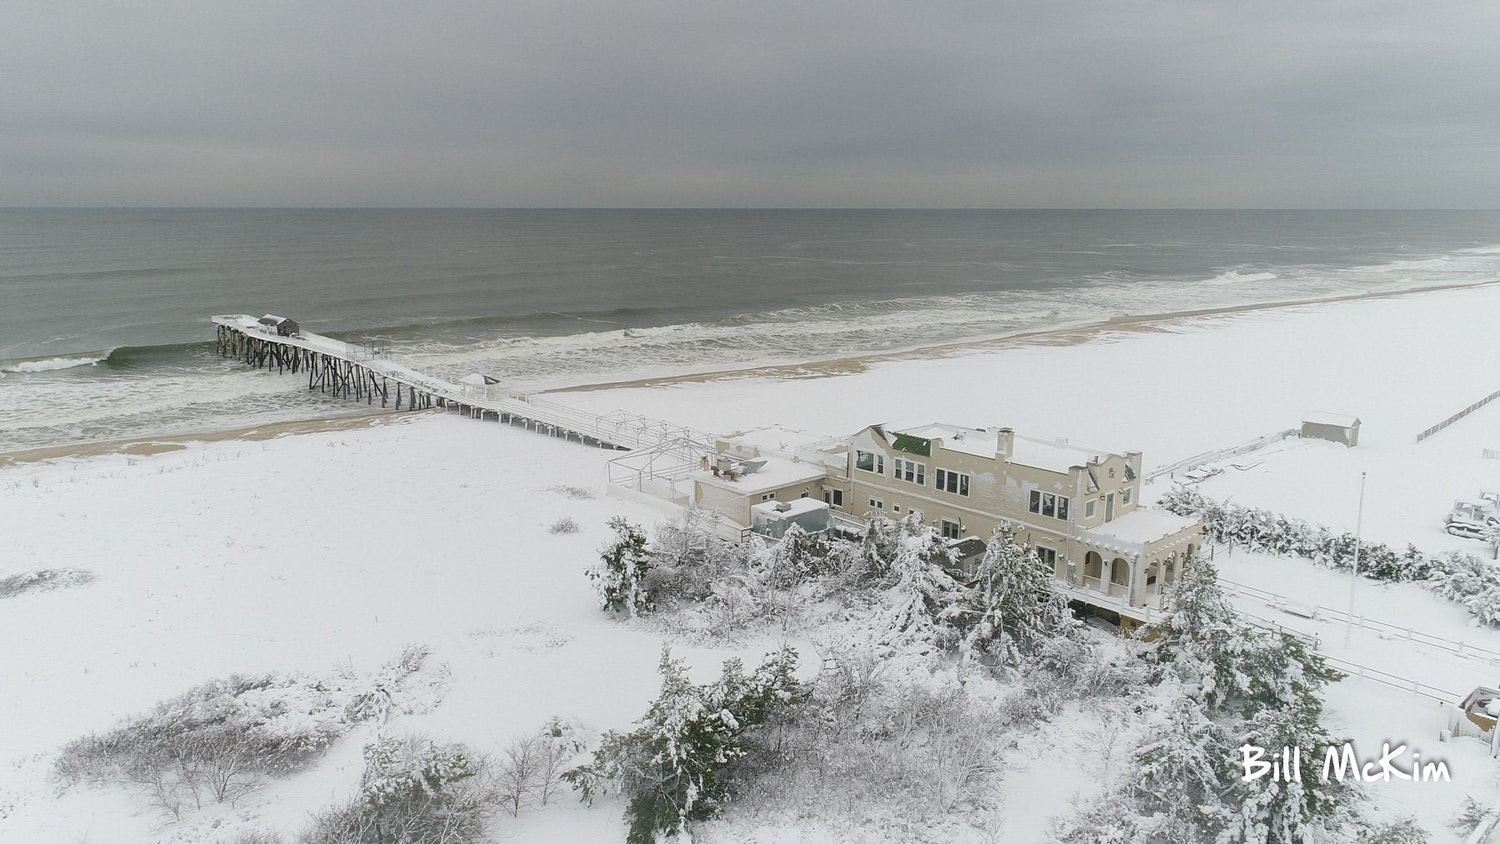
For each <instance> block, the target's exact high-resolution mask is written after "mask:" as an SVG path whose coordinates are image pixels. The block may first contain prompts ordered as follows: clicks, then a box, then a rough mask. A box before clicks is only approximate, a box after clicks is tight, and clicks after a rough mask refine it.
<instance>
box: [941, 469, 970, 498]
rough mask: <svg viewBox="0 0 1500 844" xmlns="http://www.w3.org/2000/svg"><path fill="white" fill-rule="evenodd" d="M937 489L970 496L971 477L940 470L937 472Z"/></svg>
mask: <svg viewBox="0 0 1500 844" xmlns="http://www.w3.org/2000/svg"><path fill="white" fill-rule="evenodd" d="M937 488H938V489H940V490H942V491H944V492H951V493H953V494H955V495H968V494H969V476H968V475H965V474H963V473H962V472H950V471H948V470H947V469H939V470H937Z"/></svg>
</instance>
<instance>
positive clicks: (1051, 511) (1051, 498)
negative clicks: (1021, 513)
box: [1028, 489, 1094, 521]
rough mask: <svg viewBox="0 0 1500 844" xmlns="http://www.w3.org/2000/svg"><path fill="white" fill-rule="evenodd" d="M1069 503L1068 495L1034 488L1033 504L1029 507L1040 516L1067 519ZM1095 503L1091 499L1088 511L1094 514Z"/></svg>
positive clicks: (1032, 493) (1032, 494)
mask: <svg viewBox="0 0 1500 844" xmlns="http://www.w3.org/2000/svg"><path fill="white" fill-rule="evenodd" d="M1069 503H1070V502H1069V501H1068V497H1067V496H1066V495H1053V494H1052V493H1050V492H1042V491H1041V490H1039V489H1034V490H1032V491H1031V504H1030V507H1029V508H1028V509H1030V510H1031V512H1033V513H1036V514H1037V515H1039V516H1046V517H1047V518H1049V519H1062V520H1064V521H1066V520H1067V518H1068V504H1069ZM1093 505H1094V502H1092V501H1090V502H1089V503H1088V508H1086V512H1088V513H1089V514H1092V513H1093V509H1092V508H1093Z"/></svg>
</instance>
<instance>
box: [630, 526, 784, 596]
mask: <svg viewBox="0 0 1500 844" xmlns="http://www.w3.org/2000/svg"><path fill="white" fill-rule="evenodd" d="M716 519H718V515H717V514H715V513H713V512H712V511H708V510H698V509H688V510H684V511H682V512H681V513H679V514H678V515H677V516H675V517H674V518H672V519H669V520H667V521H665V522H661V523H659V524H657V526H656V538H655V540H654V541H653V542H652V545H651V570H650V572H649V573H648V574H647V575H646V577H645V581H644V583H643V589H644V590H645V593H646V597H647V600H648V601H649V602H650V603H651V604H652V605H653V606H655V607H657V608H662V607H664V606H666V605H667V604H668V603H669V602H696V601H702V600H704V599H705V598H707V597H708V596H709V595H710V594H712V593H713V584H714V583H715V581H717V580H719V579H720V578H722V577H724V576H726V574H728V573H729V572H731V571H734V570H740V571H743V570H744V568H745V564H744V561H743V559H742V558H743V556H744V555H745V554H746V553H747V552H748V551H750V550H751V549H752V548H755V547H757V546H754V545H753V544H751V543H746V544H745V545H741V546H736V545H731V544H730V543H728V542H725V541H723V540H721V539H719V538H718V537H717V536H715V534H714V522H715V520H716Z"/></svg>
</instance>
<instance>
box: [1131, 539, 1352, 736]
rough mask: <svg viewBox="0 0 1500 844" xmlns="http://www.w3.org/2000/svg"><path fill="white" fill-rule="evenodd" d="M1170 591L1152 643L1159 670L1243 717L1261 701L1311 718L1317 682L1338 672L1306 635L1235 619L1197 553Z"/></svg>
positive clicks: (1317, 707)
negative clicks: (1167, 607) (1306, 713)
mask: <svg viewBox="0 0 1500 844" xmlns="http://www.w3.org/2000/svg"><path fill="white" fill-rule="evenodd" d="M1172 597H1173V600H1172V608H1171V609H1170V610H1169V611H1168V612H1167V614H1166V615H1165V616H1164V618H1163V620H1162V622H1161V623H1160V624H1159V625H1157V627H1156V628H1155V630H1156V634H1157V638H1156V640H1155V643H1154V647H1153V650H1152V653H1153V655H1154V658H1155V660H1156V662H1157V665H1158V666H1160V667H1161V669H1162V670H1163V671H1165V672H1169V673H1171V674H1173V675H1175V676H1176V678H1177V679H1178V680H1179V681H1180V682H1182V683H1184V684H1186V685H1188V686H1189V687H1192V688H1194V689H1195V694H1196V695H1197V696H1198V697H1199V698H1200V699H1201V700H1202V701H1203V702H1204V703H1205V704H1206V705H1207V706H1208V707H1209V708H1210V710H1212V711H1214V712H1218V713H1223V714H1227V713H1239V714H1243V715H1244V716H1245V717H1250V716H1253V715H1255V714H1256V713H1257V712H1259V711H1260V710H1262V709H1264V708H1268V707H1269V708H1272V709H1289V708H1310V709H1311V711H1312V712H1313V713H1314V720H1316V713H1318V712H1320V711H1321V707H1322V703H1321V698H1320V696H1321V693H1322V689H1323V687H1324V686H1325V685H1327V684H1328V683H1329V682H1332V681H1334V680H1337V679H1338V678H1339V677H1341V676H1342V675H1341V674H1339V673H1338V672H1337V671H1334V670H1333V669H1331V668H1329V667H1328V664H1327V663H1326V662H1325V661H1324V660H1323V657H1322V656H1320V655H1318V654H1317V653H1314V652H1312V651H1311V650H1309V649H1308V647H1307V643H1306V642H1304V641H1303V640H1301V639H1299V638H1297V637H1295V636H1291V635H1288V634H1285V633H1280V632H1276V631H1271V630H1263V629H1260V628H1257V627H1251V626H1250V625H1248V624H1246V623H1244V622H1243V621H1241V620H1240V619H1239V615H1238V614H1237V613H1236V612H1235V611H1234V609H1233V608H1232V607H1231V606H1230V605H1229V602H1228V601H1227V600H1226V599H1225V598H1224V593H1223V592H1222V591H1221V590H1220V589H1219V582H1218V572H1217V571H1216V570H1215V569H1214V567H1213V564H1212V563H1210V562H1209V561H1208V560H1205V559H1203V558H1202V557H1197V558H1194V559H1192V560H1189V561H1188V564H1187V565H1186V566H1185V567H1184V570H1183V573H1182V575H1181V576H1180V577H1179V578H1178V580H1177V583H1176V585H1175V587H1174V589H1173V592H1172Z"/></svg>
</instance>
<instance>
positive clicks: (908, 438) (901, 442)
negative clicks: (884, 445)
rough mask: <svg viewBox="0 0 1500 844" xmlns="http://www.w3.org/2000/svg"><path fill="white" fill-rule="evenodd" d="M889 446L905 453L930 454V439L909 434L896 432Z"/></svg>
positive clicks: (927, 455)
mask: <svg viewBox="0 0 1500 844" xmlns="http://www.w3.org/2000/svg"><path fill="white" fill-rule="evenodd" d="M891 448H893V449H895V450H896V451H904V452H906V453H907V454H920V455H921V456H923V457H931V456H932V440H924V439H922V438H921V437H914V436H912V435H910V434H897V435H896V440H895V442H893V443H891Z"/></svg>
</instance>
